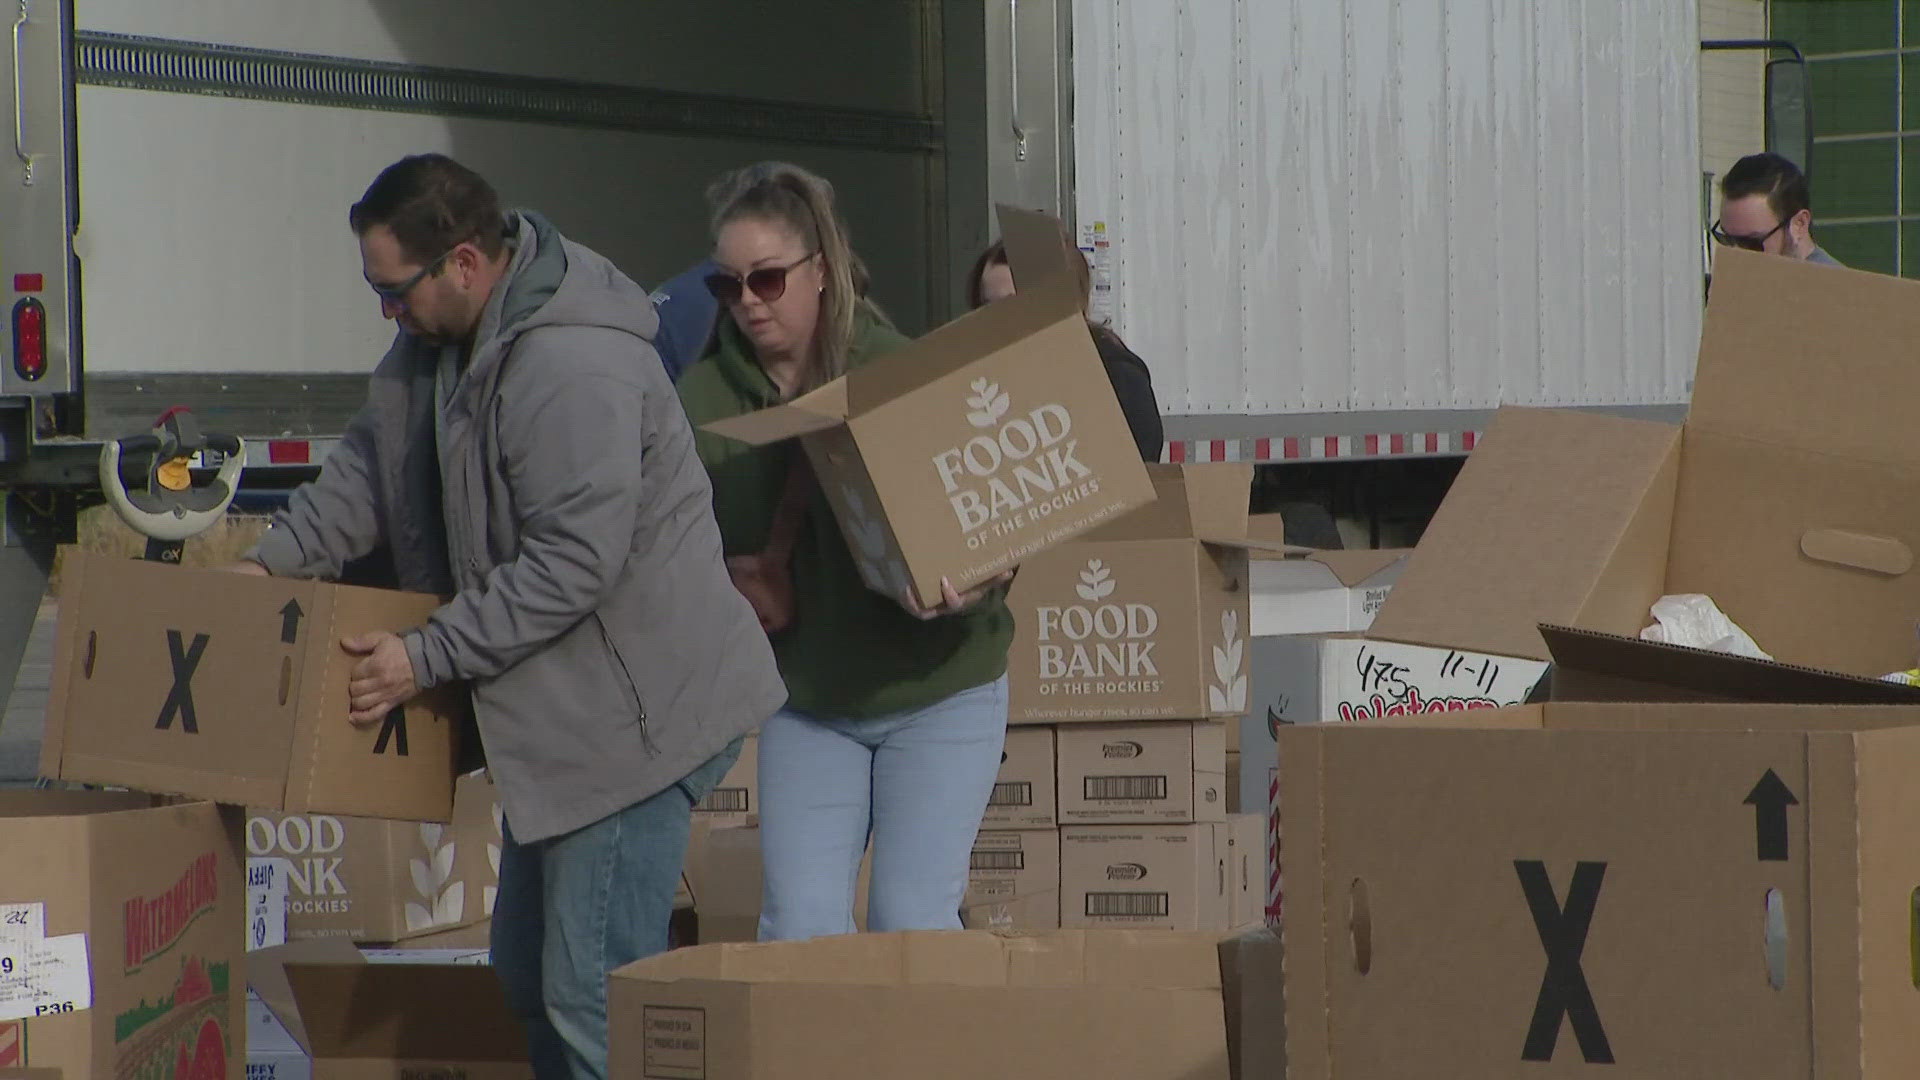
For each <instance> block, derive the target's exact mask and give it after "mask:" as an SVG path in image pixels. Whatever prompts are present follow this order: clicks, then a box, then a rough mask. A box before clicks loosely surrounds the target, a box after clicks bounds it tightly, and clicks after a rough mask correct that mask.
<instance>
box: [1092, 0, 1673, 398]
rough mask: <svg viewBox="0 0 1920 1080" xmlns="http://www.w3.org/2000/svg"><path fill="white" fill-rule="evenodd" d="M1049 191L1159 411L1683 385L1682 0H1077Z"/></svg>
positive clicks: (1644, 391)
mask: <svg viewBox="0 0 1920 1080" xmlns="http://www.w3.org/2000/svg"><path fill="white" fill-rule="evenodd" d="M1073 14H1074V27H1073V36H1074V73H1075V88H1076V98H1075V102H1074V129H1075V140H1076V147H1075V154H1076V156H1075V191H1076V201H1077V211H1078V216H1079V221H1080V225H1081V230H1082V235H1083V236H1085V235H1088V234H1089V232H1090V231H1091V229H1092V228H1093V227H1094V226H1095V223H1101V224H1102V225H1104V231H1105V236H1106V239H1107V241H1108V243H1109V245H1110V246H1109V247H1108V249H1107V251H1106V260H1105V261H1106V270H1107V275H1108V277H1107V282H1108V284H1110V286H1111V295H1110V304H1111V311H1112V313H1113V316H1114V323H1115V326H1116V328H1117V329H1118V330H1119V331H1120V333H1121V334H1122V336H1123V337H1125V338H1126V340H1127V342H1128V343H1129V344H1130V345H1132V346H1133V348H1134V350H1135V351H1136V352H1138V353H1140V354H1141V355H1142V356H1143V357H1145V358H1146V360H1147V362H1148V363H1149V364H1150V365H1151V366H1152V368H1153V372H1154V379H1155V383H1156V386H1157V388H1158V390H1159V394H1160V401H1161V405H1162V408H1163V410H1164V411H1166V412H1167V413H1169V414H1172V415H1188V414H1248V415H1264V414H1280V413H1326V412H1348V411H1366V410H1449V409H1483V408H1488V407H1491V406H1494V405H1497V404H1502V403H1507V404H1529V405H1575V404H1579V405H1622V404H1667V403H1673V402H1680V401H1684V400H1685V399H1686V396H1687V390H1688V386H1689V383H1690V380H1691V376H1692V368H1693V356H1694V352H1695V348H1696V346H1697V342H1698V335H1699V324H1700V304H1701V296H1700V288H1701V282H1700V273H1699V251H1700V247H1699V243H1700V240H1699V237H1700V232H1699V229H1700V222H1699V190H1700V189H1699V183H1700V181H1699V142H1698V129H1697V121H1696V113H1695V102H1696V94H1697V77H1696V72H1697V70H1698V41H1699V37H1698V21H1697V15H1696V8H1695V3H1694V0H1610V2H1607V3H1589V2H1583V0H1441V2H1435V0H1344V2H1342V0H1207V2H1205V3H1201V2H1191V0H1190V2H1184V3H1173V2H1168V0H1075V4H1074V12H1073Z"/></svg>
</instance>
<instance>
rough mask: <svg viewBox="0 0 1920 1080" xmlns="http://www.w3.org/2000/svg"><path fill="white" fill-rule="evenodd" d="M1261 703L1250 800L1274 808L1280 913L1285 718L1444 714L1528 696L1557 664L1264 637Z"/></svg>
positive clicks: (1253, 735) (1247, 730)
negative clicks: (1277, 810) (1280, 743)
mask: <svg viewBox="0 0 1920 1080" xmlns="http://www.w3.org/2000/svg"><path fill="white" fill-rule="evenodd" d="M1251 648H1252V666H1253V701H1252V705H1253V709H1252V711H1250V712H1248V713H1247V715H1246V716H1245V717H1244V718H1243V719H1242V720H1241V721H1240V724H1239V727H1240V745H1241V747H1242V748H1243V749H1242V751H1241V754H1240V792H1241V795H1240V797H1241V800H1242V802H1241V806H1240V809H1242V810H1246V811H1255V812H1260V813H1266V814H1268V820H1269V828H1268V832H1267V874H1268V882H1269V890H1268V898H1267V918H1268V921H1269V922H1277V921H1278V919H1279V918H1280V879H1279V865H1280V864H1279V846H1280V831H1279V830H1280V825H1279V820H1278V818H1275V817H1273V816H1272V815H1271V813H1270V811H1271V808H1272V806H1273V800H1274V798H1275V794H1276V792H1277V791H1278V790H1279V788H1278V785H1279V783H1280V779H1279V775H1280V774H1279V770H1278V768H1277V767H1276V764H1275V762H1276V750H1275V742H1274V737H1275V733H1276V732H1277V731H1279V730H1280V729H1281V727H1282V726H1283V725H1291V724H1312V723H1320V722H1340V723H1348V722H1353V721H1358V720H1368V719H1374V718H1378V717H1404V716H1423V717H1436V718H1444V717H1447V716H1450V715H1453V714H1455V713H1458V712H1460V711H1462V710H1471V709H1493V708H1498V707H1500V706H1502V705H1517V704H1519V703H1520V702H1522V701H1525V700H1526V698H1527V695H1528V694H1529V693H1530V692H1531V691H1532V690H1533V687H1534V684H1535V683H1537V682H1539V680H1540V677H1541V675H1542V674H1544V673H1545V672H1546V670H1547V665H1546V664H1545V663H1543V662H1541V661H1538V660H1520V659H1513V658H1509V657H1500V656H1489V655H1487V654H1485V653H1470V652H1462V651H1458V650H1454V649H1436V648H1432V647H1429V646H1425V645H1401V644H1396V643H1394V642H1389V641H1374V640H1370V639H1367V638H1355V637H1258V638H1254V639H1253V643H1252V646H1251Z"/></svg>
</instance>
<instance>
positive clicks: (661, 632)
mask: <svg viewBox="0 0 1920 1080" xmlns="http://www.w3.org/2000/svg"><path fill="white" fill-rule="evenodd" d="M348 220H349V222H350V224H351V225H352V227H353V231H354V233H355V235H356V236H357V237H358V238H359V242H360V256H361V263H362V271H363V273H364V275H365V277H366V280H367V284H368V285H369V286H370V287H371V288H372V289H373V291H374V294H375V295H377V296H378V297H379V299H380V313H381V315H383V316H384V317H386V318H388V319H391V320H393V321H394V322H395V323H396V324H398V333H397V334H396V335H395V337H394V340H393V344H392V346H391V347H390V348H389V349H388V351H387V355H386V358H385V359H384V360H382V361H381V362H380V366H379V368H378V369H377V370H376V371H375V372H374V375H373V379H372V381H371V384H370V388H369V391H368V397H367V404H366V406H365V407H364V408H362V409H361V410H360V413H359V414H358V415H357V416H355V417H354V419H353V421H352V423H351V424H350V425H349V427H348V429H347V433H346V435H345V437H344V438H343V439H342V440H341V442H340V444H339V446H338V447H336V448H335V449H334V450H333V451H332V453H331V454H329V455H328V457H327V461H326V465H325V467H324V468H323V469H322V470H321V472H320V477H319V479H318V480H316V481H314V482H313V483H311V484H307V485H305V486H304V487H301V488H300V489H299V490H297V491H295V492H294V494H293V496H292V498H291V499H290V500H289V502H288V505H287V507H286V509H285V510H282V511H281V512H280V513H279V514H278V515H276V516H275V518H274V520H273V523H272V526H271V527H270V528H269V529H268V530H267V532H266V534H265V535H264V536H263V537H262V538H261V540H260V543H259V545H258V546H257V547H256V548H255V549H254V550H253V551H252V552H250V553H249V554H248V561H246V562H243V563H241V564H239V565H238V566H235V567H231V568H230V569H234V570H238V571H242V572H248V573H272V574H276V575H284V576H289V577H314V578H337V577H338V576H339V575H340V573H341V571H342V568H343V566H345V565H346V564H348V563H351V562H354V561H355V560H359V559H363V558H364V557H366V556H368V555H369V554H371V553H374V552H376V551H379V550H381V549H382V548H383V547H384V548H385V550H386V551H387V552H388V554H389V555H390V556H391V561H392V569H393V571H394V578H395V580H396V582H397V584H398V585H399V586H400V587H401V588H405V589H410V590H413V591H417V592H431V593H436V594H439V595H443V596H451V597H452V599H451V600H449V601H448V602H447V603H446V604H445V605H444V606H442V607H441V608H440V609H439V610H437V611H435V612H434V613H433V615H432V617H431V618H429V619H428V620H427V622H426V624H425V625H424V626H420V627H417V628H415V629H412V630H409V631H407V632H405V633H403V634H397V635H396V634H390V633H375V634H367V635H364V636H360V637H356V638H350V639H348V640H346V641H344V642H342V645H343V647H344V648H345V649H346V650H347V651H348V652H349V653H350V654H353V655H355V656H357V657H359V660H358V662H357V663H356V665H355V666H354V668H353V670H352V675H351V681H350V683H349V685H348V688H347V689H348V693H349V694H350V695H351V708H352V711H351V713H350V714H349V717H348V719H349V720H350V721H351V722H352V723H354V724H356V725H369V724H373V723H376V722H378V721H379V720H380V719H381V718H382V717H384V716H385V715H386V713H387V712H388V710H390V709H392V708H393V707H394V706H396V705H399V704H401V703H403V702H405V701H406V700H407V699H409V698H411V697H412V696H414V694H415V693H417V692H418V691H419V690H422V689H426V688H429V687H434V686H442V685H446V684H451V683H463V682H464V683H466V684H467V686H468V687H469V688H470V691H471V696H472V703H473V709H474V714H475V718H476V720H477V721H478V727H479V734H480V741H481V743H482V744H483V746H484V749H485V751H486V760H487V765H488V767H489V768H490V769H491V771H492V774H493V777H494V781H495V783H496V784H497V785H498V790H499V793H500V800H501V803H502V804H503V806H504V809H505V822H504V824H503V826H502V829H503V835H504V840H505V843H504V845H503V847H502V850H501V857H500V863H499V872H500V884H499V892H498V894H497V899H496V902H495V907H494V911H493V967H494V970H495V972H496V973H497V974H498V975H499V977H500V980H501V983H502V985H503V988H504V989H505V991H506V997H507V1000H508V1002H509V1003H510V1004H511V1005H512V1007H513V1008H514V1011H515V1012H516V1013H518V1014H519V1016H520V1018H521V1020H522V1021H523V1023H524V1026H525V1028H526V1031H527V1035H528V1040H529V1043H530V1050H531V1057H532V1062H533V1068H534V1072H535V1075H536V1076H538V1077H539V1078H540V1080H566V1078H569V1077H571V1078H574V1080H582V1078H596V1080H597V1078H601V1077H604V1076H606V1074H607V975H608V973H609V972H611V971H613V970H614V969H615V968H617V967H620V966H622V965H624V964H627V963H629V962H631V961H633V960H637V959H640V958H642V957H645V956H648V955H651V954H653V953H656V952H660V951H663V950H664V949H665V948H666V946H667V926H668V922H669V920H670V918H671V916H672V910H673V895H674V891H675V888H676V886H677V885H678V883H679V880H680V872H681V866H682V864H683V862H684V859H685V855H686V847H687V838H688V830H689V828H690V825H691V812H692V808H693V805H694V804H695V803H696V802H698V801H699V800H700V799H701V798H702V797H704V796H705V794H706V793H707V791H708V790H710V789H711V788H712V787H713V786H714V784H715V783H717V782H718V781H719V780H720V778H721V777H722V776H724V775H725V774H726V771H727V769H728V768H729V767H730V766H731V765H732V763H733V762H734V760H735V759H736V758H737V757H738V756H739V752H740V739H741V736H743V735H744V734H745V733H747V732H749V731H751V730H753V729H754V728H755V727H757V726H758V725H759V723H760V722H761V721H762V720H763V719H765V718H766V717H767V716H768V715H770V714H772V713H773V712H774V710H776V709H777V708H778V707H779V705H780V703H781V701H782V700H783V699H784V697H785V691H784V689H783V688H782V687H781V685H780V682H779V678H778V671H777V669H776V667H775V665H774V660H773V657H772V655H771V650H770V649H769V648H768V647H767V642H766V639H765V637H764V636H763V635H762V634H761V633H760V631H759V628H758V627H757V626H756V625H755V622H754V615H753V611H752V609H751V607H750V605H748V604H747V603H746V602H745V601H743V600H742V599H741V598H740V596H739V594H738V592H737V591H736V590H735V589H734V588H733V586H732V584H731V583H730V581H729V579H728V576H727V572H726V567H725V564H724V563H723V562H722V559H721V551H720V534H719V530H718V529H717V528H716V527H715V524H714V520H713V512H712V489H711V488H710V487H709V485H708V481H707V475H706V471H705V470H704V469H702V468H701V467H700V462H699V460H698V458H697V457H695V454H694V446H693V432H692V430H691V429H690V428H689V427H688V425H687V421H686V417H685V415H684V414H683V413H682V412H681V410H680V406H679V403H678V401H676V400H675V395H674V392H673V387H672V386H671V385H670V384H669V383H668V381H667V379H666V377H665V375H664V374H663V373H662V370H661V367H660V365H659V363H658V361H657V360H656V359H655V357H654V355H653V349H652V347H651V346H650V345H649V343H648V341H649V338H650V337H651V336H652V334H653V331H654V315H653V309H652V307H651V305H649V304H648V303H647V295H646V293H644V292H642V291H641V289H640V287H639V286H637V285H635V284H634V283H633V282H631V281H629V280H628V279H627V278H626V277H625V276H623V275H622V274H621V273H620V272H619V271H618V270H617V269H615V268H614V266H613V264H612V263H610V262H608V261H607V260H606V259H604V258H601V257H600V256H599V255H596V254H595V253H593V252H592V251H589V250H588V249H586V248H584V247H582V246H580V245H579V244H576V243H574V242H572V241H570V240H568V239H566V238H565V237H563V236H561V235H560V233H559V232H558V231H557V230H555V229H554V227H553V226H552V225H551V224H549V223H548V222H547V221H546V220H545V219H544V218H542V217H540V216H539V215H537V214H534V213H531V212H527V211H518V212H513V213H507V212H503V210H502V209H501V207H500V203H499V199H498V197H497V196H496V195H495V193H494V190H493V188H492V186H490V185H489V184H488V183H487V182H486V180H485V179H483V178H482V177H480V176H479V175H478V174H476V173H474V172H473V171H472V170H470V169H467V168H465V167H464V166H462V165H460V164H459V163H457V162H455V161H453V160H451V159H449V158H446V157H443V156H441V155H437V154H428V155H421V156H417V157H409V158H404V159H402V160H401V161H399V162H397V163H395V164H394V165H392V166H389V167H388V168H387V169H386V170H384V171H383V172H381V173H380V175H379V176H378V177H377V178H376V179H375V180H374V181H373V184H372V185H371V186H370V187H368V188H367V191H366V194H365V196H364V197H363V198H362V199H361V200H360V201H359V202H358V203H355V204H354V206H353V208H352V210H351V212H350V213H349V215H348Z"/></svg>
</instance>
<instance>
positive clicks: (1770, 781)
mask: <svg viewBox="0 0 1920 1080" xmlns="http://www.w3.org/2000/svg"><path fill="white" fill-rule="evenodd" d="M1744 802H1745V803H1746V805H1748V806H1751V807H1753V832H1754V846H1755V847H1756V848H1757V849H1758V852H1759V857H1760V861H1761V862H1786V861H1787V807H1789V806H1798V805H1800V800H1799V799H1796V798H1794V796H1793V790H1792V789H1791V788H1789V787H1787V785H1786V782H1785V781H1784V780H1781V779H1780V774H1778V773H1776V772H1774V771H1773V770H1772V769H1768V770H1767V771H1766V774H1765V775H1764V776H1762V777H1760V782H1759V783H1757V784H1755V785H1753V790H1752V791H1749V792H1748V793H1747V797H1746V799H1745V800H1744Z"/></svg>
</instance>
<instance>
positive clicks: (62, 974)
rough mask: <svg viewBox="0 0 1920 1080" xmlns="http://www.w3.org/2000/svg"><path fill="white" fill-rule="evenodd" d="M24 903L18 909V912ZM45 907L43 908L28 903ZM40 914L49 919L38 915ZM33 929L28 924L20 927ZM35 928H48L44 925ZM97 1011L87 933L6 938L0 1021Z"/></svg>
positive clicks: (0, 953)
mask: <svg viewBox="0 0 1920 1080" xmlns="http://www.w3.org/2000/svg"><path fill="white" fill-rule="evenodd" d="M21 906H23V905H12V907H11V908H10V909H9V910H8V912H7V913H8V914H9V915H11V914H14V913H16V912H17V911H18V909H19V908H20V907H21ZM25 906H31V907H33V908H40V905H39V904H33V905H25ZM33 914H34V915H35V916H38V917H42V918H43V916H44V911H36V912H34V913H33ZM28 925H30V924H29V923H28V922H27V921H26V920H22V921H21V922H18V923H14V924H13V926H14V927H15V928H24V927H26V926H28ZM31 925H37V926H38V925H44V921H42V922H39V923H37V924H31ZM92 1007H93V980H92V979H91V978H90V977H89V976H88V972H87V935H85V934H63V935H61V936H60V937H54V938H49V937H42V936H40V935H38V934H34V935H33V936H31V937H29V936H27V934H26V933H24V932H22V933H19V934H17V935H9V936H8V937H6V938H4V939H0V1020H24V1019H28V1018H31V1017H35V1016H50V1015H54V1014H57V1013H69V1012H78V1011H79V1010H81V1009H90V1008H92Z"/></svg>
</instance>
